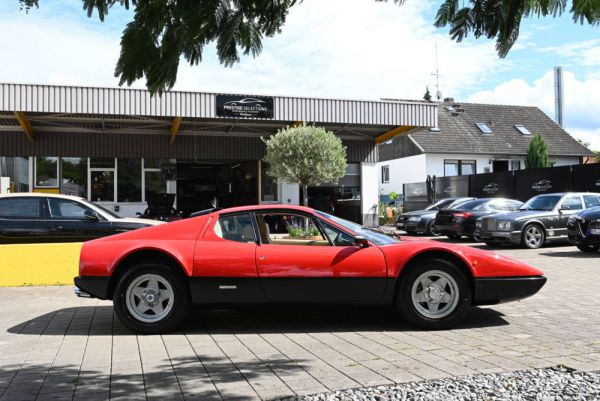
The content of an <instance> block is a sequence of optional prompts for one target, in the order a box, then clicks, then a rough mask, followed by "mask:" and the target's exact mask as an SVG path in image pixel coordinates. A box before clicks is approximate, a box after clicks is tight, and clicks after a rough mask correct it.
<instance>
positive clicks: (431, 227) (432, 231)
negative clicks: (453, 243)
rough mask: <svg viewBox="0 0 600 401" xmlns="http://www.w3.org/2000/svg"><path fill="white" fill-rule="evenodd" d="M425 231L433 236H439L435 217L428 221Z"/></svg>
mask: <svg viewBox="0 0 600 401" xmlns="http://www.w3.org/2000/svg"><path fill="white" fill-rule="evenodd" d="M427 233H428V234H429V235H433V236H434V237H439V236H440V232H439V231H438V229H437V227H436V225H435V219H433V220H431V221H430V222H429V224H428V225H427Z"/></svg>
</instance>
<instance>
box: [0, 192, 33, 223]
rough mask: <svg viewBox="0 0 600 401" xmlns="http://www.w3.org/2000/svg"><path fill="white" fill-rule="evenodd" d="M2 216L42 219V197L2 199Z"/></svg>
mask: <svg viewBox="0 0 600 401" xmlns="http://www.w3.org/2000/svg"><path fill="white" fill-rule="evenodd" d="M0 217H2V218H7V219H41V218H42V207H41V202H40V198H35V197H23V198H6V199H0Z"/></svg>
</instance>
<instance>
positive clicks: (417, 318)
mask: <svg viewBox="0 0 600 401" xmlns="http://www.w3.org/2000/svg"><path fill="white" fill-rule="evenodd" d="M401 280H402V281H401V282H400V287H399V289H398V295H397V297H396V306H397V308H398V310H399V311H400V313H401V314H402V316H403V317H404V318H405V319H406V320H408V321H409V322H411V323H413V324H415V325H416V326H419V327H421V328H424V329H445V328H449V327H452V326H454V325H455V324H457V323H458V322H460V321H461V320H462V319H463V318H464V317H465V315H466V314H467V311H468V310H469V308H470V306H471V288H470V286H469V282H468V280H467V277H465V274H464V273H463V272H462V270H460V268H459V267H458V266H456V265H454V264H453V263H452V262H449V261H447V260H444V259H431V260H428V261H426V262H424V263H423V264H422V265H420V266H415V267H413V268H410V270H409V271H408V272H407V273H406V274H405V275H404V276H403V277H402V278H401Z"/></svg>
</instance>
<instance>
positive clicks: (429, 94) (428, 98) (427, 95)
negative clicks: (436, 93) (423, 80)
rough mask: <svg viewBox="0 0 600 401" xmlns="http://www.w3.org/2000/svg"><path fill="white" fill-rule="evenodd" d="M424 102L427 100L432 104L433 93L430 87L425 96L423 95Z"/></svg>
mask: <svg viewBox="0 0 600 401" xmlns="http://www.w3.org/2000/svg"><path fill="white" fill-rule="evenodd" d="M423 100H425V101H427V102H431V92H429V86H428V87H427V90H426V91H425V94H424V95H423Z"/></svg>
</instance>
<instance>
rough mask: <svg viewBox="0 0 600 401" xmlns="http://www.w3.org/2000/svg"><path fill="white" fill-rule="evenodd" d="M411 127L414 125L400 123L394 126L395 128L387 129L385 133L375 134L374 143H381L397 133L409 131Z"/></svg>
mask: <svg viewBox="0 0 600 401" xmlns="http://www.w3.org/2000/svg"><path fill="white" fill-rule="evenodd" d="M413 128H414V127H413V126H410V125H401V126H399V127H396V128H394V129H392V130H389V131H388V132H386V133H385V134H381V135H379V136H376V137H375V143H382V142H386V141H389V140H390V139H392V138H393V137H395V136H397V135H400V134H404V133H406V132H408V131H410V130H411V129H413Z"/></svg>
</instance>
